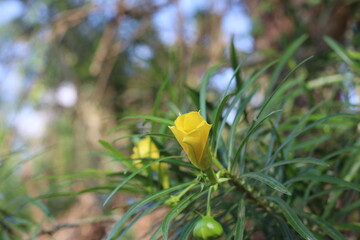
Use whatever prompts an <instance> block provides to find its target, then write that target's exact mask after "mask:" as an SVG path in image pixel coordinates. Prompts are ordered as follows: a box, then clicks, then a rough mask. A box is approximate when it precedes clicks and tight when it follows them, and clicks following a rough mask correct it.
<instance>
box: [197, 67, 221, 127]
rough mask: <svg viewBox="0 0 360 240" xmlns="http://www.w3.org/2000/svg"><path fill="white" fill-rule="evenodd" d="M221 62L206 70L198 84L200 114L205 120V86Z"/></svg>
mask: <svg viewBox="0 0 360 240" xmlns="http://www.w3.org/2000/svg"><path fill="white" fill-rule="evenodd" d="M221 65H222V63H219V64H216V65H215V66H212V67H211V68H209V70H207V72H206V73H205V75H204V77H203V79H202V81H201V85H200V114H201V116H202V117H203V118H204V119H205V120H206V86H207V85H208V83H209V80H210V77H211V75H212V74H213V73H214V72H215V70H216V69H217V68H218V67H219V66H221Z"/></svg>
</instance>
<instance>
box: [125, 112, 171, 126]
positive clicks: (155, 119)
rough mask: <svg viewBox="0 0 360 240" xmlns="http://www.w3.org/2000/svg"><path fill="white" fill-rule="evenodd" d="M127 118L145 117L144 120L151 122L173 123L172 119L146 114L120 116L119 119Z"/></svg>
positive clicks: (169, 124)
mask: <svg viewBox="0 0 360 240" xmlns="http://www.w3.org/2000/svg"><path fill="white" fill-rule="evenodd" d="M127 119H145V120H148V121H151V122H155V123H160V124H164V125H167V126H172V125H174V121H171V120H169V119H165V118H160V117H154V116H146V115H135V116H127V117H124V118H122V119H121V121H123V120H127Z"/></svg>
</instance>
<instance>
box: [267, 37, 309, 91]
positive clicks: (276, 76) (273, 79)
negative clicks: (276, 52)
mask: <svg viewBox="0 0 360 240" xmlns="http://www.w3.org/2000/svg"><path fill="white" fill-rule="evenodd" d="M307 38H308V37H307V35H305V34H304V35H302V36H300V37H299V38H298V39H296V40H295V41H294V42H293V43H292V44H291V45H290V46H289V47H288V48H287V49H286V50H285V52H284V53H283V54H282V56H281V57H280V60H279V63H278V64H277V65H276V67H275V69H274V71H273V73H272V75H271V79H270V83H269V87H268V90H267V93H266V96H270V95H271V92H272V90H273V87H274V85H275V83H276V81H278V80H279V78H280V74H281V71H282V70H283V68H284V67H285V65H286V64H287V63H288V62H289V59H290V58H291V57H292V56H293V55H294V54H295V52H296V51H297V50H298V49H299V47H300V46H301V44H303V43H304V42H305V40H306V39H307Z"/></svg>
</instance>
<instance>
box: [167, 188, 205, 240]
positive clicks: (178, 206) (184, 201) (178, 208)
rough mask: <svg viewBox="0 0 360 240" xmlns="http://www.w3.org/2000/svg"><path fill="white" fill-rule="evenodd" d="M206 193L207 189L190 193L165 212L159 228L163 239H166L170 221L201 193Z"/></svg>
mask: <svg viewBox="0 0 360 240" xmlns="http://www.w3.org/2000/svg"><path fill="white" fill-rule="evenodd" d="M205 193H207V191H203V192H198V193H193V194H190V195H189V196H187V197H185V198H184V199H182V200H181V201H180V202H178V203H177V204H176V206H175V207H173V208H172V209H171V210H170V211H169V212H168V214H166V216H165V218H164V220H163V222H162V224H161V230H162V233H163V237H164V239H165V240H167V239H168V234H169V228H170V223H171V221H172V220H173V219H174V218H175V217H176V216H177V215H179V214H180V213H181V212H182V211H183V210H184V209H185V208H186V207H187V206H189V205H190V204H191V203H193V202H194V201H195V200H196V199H198V198H200V197H201V196H202V195H204V194H205Z"/></svg>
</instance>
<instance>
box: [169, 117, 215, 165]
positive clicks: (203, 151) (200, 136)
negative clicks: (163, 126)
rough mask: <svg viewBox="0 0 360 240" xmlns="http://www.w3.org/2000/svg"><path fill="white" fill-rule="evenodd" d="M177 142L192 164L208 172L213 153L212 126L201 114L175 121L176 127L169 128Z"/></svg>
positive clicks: (179, 118)
mask: <svg viewBox="0 0 360 240" xmlns="http://www.w3.org/2000/svg"><path fill="white" fill-rule="evenodd" d="M169 128H170V130H171V131H172V133H173V134H174V135H175V137H176V140H177V141H178V142H179V143H180V145H181V147H182V148H183V149H184V151H185V152H186V154H187V155H188V157H189V160H190V161H191V163H192V164H193V165H194V166H195V167H197V168H199V169H201V170H203V171H204V170H207V169H209V168H210V166H211V153H210V149H209V146H208V137H209V132H210V129H211V125H210V124H208V123H207V122H206V121H205V119H204V118H203V117H201V115H200V113H199V112H189V113H186V114H183V115H180V116H179V117H178V118H177V119H176V120H175V126H169Z"/></svg>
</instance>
